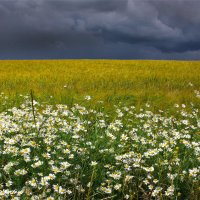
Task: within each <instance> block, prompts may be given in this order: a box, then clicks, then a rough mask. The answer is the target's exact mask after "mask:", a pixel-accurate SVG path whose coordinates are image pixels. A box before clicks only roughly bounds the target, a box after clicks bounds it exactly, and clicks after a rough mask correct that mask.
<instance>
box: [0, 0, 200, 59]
mask: <svg viewBox="0 0 200 200" xmlns="http://www.w3.org/2000/svg"><path fill="white" fill-rule="evenodd" d="M199 10H200V1H199V0H196V1H195V0H32V1H30V0H0V58H1V59H3V58H5V59H7V58H129V59H130V58H140V59H142V58H147V59H151V58H152V59H159V58H160V59H171V58H172V59H185V58H186V59H190V58H191V59H198V58H200V34H199V33H200V12H199Z"/></svg>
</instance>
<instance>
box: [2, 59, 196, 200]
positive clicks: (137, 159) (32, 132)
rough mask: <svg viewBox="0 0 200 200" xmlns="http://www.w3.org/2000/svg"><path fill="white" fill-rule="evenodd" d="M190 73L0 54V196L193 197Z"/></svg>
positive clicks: (50, 199)
mask: <svg viewBox="0 0 200 200" xmlns="http://www.w3.org/2000/svg"><path fill="white" fill-rule="evenodd" d="M199 72H200V63H199V62H175V61H100V60H99V61H98V60H96V61H90V60H81V61H80V60H77V61H73V60H71V61H0V92H1V93H0V199H2V200H7V199H10V200H21V199H22V200H29V199H31V200H43V199H44V200H124V199H130V200H139V199H141V200H151V199H152V200H168V199H173V200H182V199H184V200H185V199H187V200H198V199H200V187H199V185H200V115H199V109H200V90H199V88H200V81H199V80H200V73H199Z"/></svg>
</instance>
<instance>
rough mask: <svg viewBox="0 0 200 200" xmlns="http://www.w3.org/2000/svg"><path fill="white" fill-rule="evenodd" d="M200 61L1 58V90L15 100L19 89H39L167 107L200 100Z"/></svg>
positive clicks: (40, 94) (41, 95) (59, 99)
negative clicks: (196, 94) (198, 93)
mask: <svg viewBox="0 0 200 200" xmlns="http://www.w3.org/2000/svg"><path fill="white" fill-rule="evenodd" d="M199 80H200V62H189V61H187V62H180V61H121V60H119V61H116V60H43V61H42V60H38V61H0V92H5V93H6V94H7V95H8V96H9V97H10V98H11V99H13V100H14V101H15V102H16V101H18V96H19V94H23V95H24V94H29V93H30V90H33V91H34V94H35V96H36V97H37V98H38V99H39V100H41V101H49V97H50V96H53V99H51V101H53V102H55V103H70V102H72V101H73V102H74V101H75V102H80V101H82V99H83V96H85V95H91V96H92V97H93V101H98V100H103V101H105V103H106V104H107V105H111V104H113V103H118V102H119V101H121V102H126V103H127V104H135V105H138V106H140V105H141V104H143V103H144V102H145V103H146V102H147V101H150V102H151V103H152V104H153V105H154V106H155V107H157V108H163V107H167V106H169V105H171V104H174V103H189V102H191V101H193V102H194V103H196V102H197V99H196V98H195V97H194V92H193V89H191V87H190V86H189V85H188V83H189V82H191V83H193V84H194V88H195V89H199V87H200V81H199Z"/></svg>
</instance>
